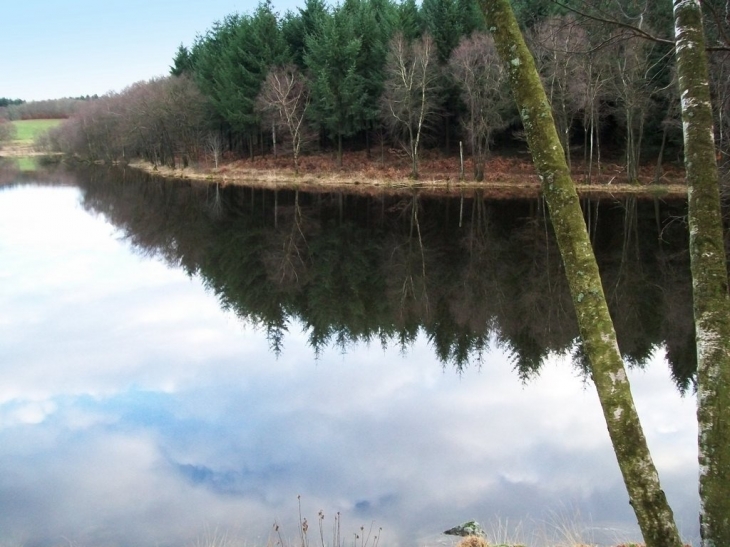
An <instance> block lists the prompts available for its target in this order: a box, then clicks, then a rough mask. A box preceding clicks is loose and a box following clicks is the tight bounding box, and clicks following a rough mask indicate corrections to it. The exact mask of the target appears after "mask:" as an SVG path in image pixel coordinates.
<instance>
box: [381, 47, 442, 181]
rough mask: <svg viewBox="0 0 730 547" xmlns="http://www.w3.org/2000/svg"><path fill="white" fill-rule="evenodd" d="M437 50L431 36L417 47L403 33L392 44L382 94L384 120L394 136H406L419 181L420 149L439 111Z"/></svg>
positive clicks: (414, 175) (412, 174)
mask: <svg viewBox="0 0 730 547" xmlns="http://www.w3.org/2000/svg"><path fill="white" fill-rule="evenodd" d="M437 78H438V67H437V65H436V47H435V44H434V42H433V40H432V39H431V37H430V36H429V35H428V34H424V35H423V37H421V39H420V40H417V41H416V42H415V43H414V44H411V43H409V42H408V41H407V40H406V39H405V38H404V36H403V35H402V34H400V33H399V34H397V35H396V36H395V37H394V38H393V40H391V43H390V49H389V52H388V62H387V66H386V81H385V92H384V94H383V110H384V118H385V121H386V123H388V124H389V125H390V126H391V128H392V130H393V132H394V133H395V134H400V135H405V136H406V137H407V141H408V142H407V151H408V155H409V156H410V158H411V177H412V178H414V179H416V178H418V150H419V146H420V144H421V139H422V136H423V132H424V128H425V126H426V123H427V122H428V121H429V118H431V117H432V115H433V114H434V112H435V109H436V91H437Z"/></svg>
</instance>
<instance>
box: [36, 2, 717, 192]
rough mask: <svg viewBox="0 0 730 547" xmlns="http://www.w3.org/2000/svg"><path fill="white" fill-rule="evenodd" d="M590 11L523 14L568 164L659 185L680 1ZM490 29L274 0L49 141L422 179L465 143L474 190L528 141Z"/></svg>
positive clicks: (97, 104)
mask: <svg viewBox="0 0 730 547" xmlns="http://www.w3.org/2000/svg"><path fill="white" fill-rule="evenodd" d="M583 4H584V3H583V2H582V1H580V0H567V1H565V2H557V1H551V0H520V1H517V2H513V5H514V7H515V12H516V14H517V16H518V18H519V21H520V24H521V27H522V28H523V30H524V32H525V35H526V38H527V42H528V44H529V46H530V48H531V51H532V52H533V55H534V56H535V59H536V61H537V65H538V69H539V71H540V74H541V77H542V79H543V82H544V84H545V86H546V89H547V90H548V94H549V98H550V100H551V103H552V105H553V109H552V110H553V116H554V119H555V120H556V124H557V126H558V131H559V135H560V138H561V142H562V143H563V146H564V149H565V151H566V159H567V161H568V162H569V163H571V162H580V163H581V165H583V166H585V169H586V170H587V173H588V177H590V176H591V175H592V174H593V173H597V172H598V171H599V170H600V169H601V165H602V161H604V160H605V158H606V157H609V156H610V157H611V159H612V160H613V161H618V162H619V163H620V164H621V165H622V166H623V169H624V171H625V176H626V178H627V179H629V180H635V179H636V178H637V177H638V172H639V166H640V165H642V164H646V163H647V161H649V160H651V161H656V172H657V176H660V175H661V172H662V162H663V161H664V160H665V159H668V160H670V161H671V160H677V159H678V153H679V152H680V151H681V146H682V140H681V123H680V120H679V115H680V114H679V113H680V109H679V100H678V94H677V92H676V82H675V70H674V56H673V55H672V51H673V49H672V48H673V46H672V45H671V37H672V34H673V28H672V18H671V17H669V16H667V14H668V13H669V14H671V1H670V0H658V1H656V2H649V1H640V0H620V1H617V2H605V3H599V4H600V5H598V4H596V3H592V4H591V13H590V14H584V13H583V11H582V10H584V9H587V8H586V7H585V6H584V5H583ZM604 4H605V5H604ZM712 4H713V3H712V2H707V3H706V5H707V6H709V7H711V6H712ZM591 14H593V16H592V17H588V16H586V15H591ZM596 14H599V15H600V17H598V16H596ZM707 16H708V17H711V16H712V12H711V11H710V10H709V8H708V13H707ZM608 17H610V18H611V19H612V20H614V21H617V22H618V23H620V24H613V25H608V24H606V23H605V21H604V20H603V19H604V18H608ZM621 24H625V25H626V26H621ZM717 28H719V27H717ZM637 29H638V30H637ZM487 31H488V29H487V28H486V25H485V23H484V17H483V15H482V14H481V12H480V10H479V9H478V7H477V4H476V0H423V2H421V3H420V4H417V3H416V2H415V0H345V1H344V2H343V3H341V4H338V5H336V6H330V5H328V4H327V3H325V1H324V0H307V1H306V2H305V3H304V5H303V6H302V7H301V8H299V9H298V10H297V11H295V12H294V11H288V12H287V13H285V14H284V15H280V14H278V13H276V12H275V11H274V9H273V6H272V5H271V3H270V1H269V0H264V1H263V2H262V3H260V4H259V6H258V7H257V8H256V9H255V10H254V11H253V12H252V13H246V14H239V13H236V14H231V15H229V16H227V17H225V18H224V19H223V20H221V21H218V22H216V23H215V24H214V25H213V26H212V27H211V28H210V29H208V30H207V31H205V32H204V33H203V34H201V35H199V36H198V37H197V38H196V39H195V40H194V42H193V43H192V44H190V45H189V46H185V45H180V47H179V48H178V51H177V52H176V54H175V55H174V58H173V60H172V66H171V73H170V75H169V76H166V77H162V78H157V79H154V80H151V81H148V82H139V83H136V84H134V85H132V86H130V87H129V88H127V89H125V90H123V91H122V92H120V93H111V94H108V95H105V96H104V97H102V98H100V99H99V100H98V101H93V102H90V103H89V104H87V105H85V107H84V108H81V109H80V110H79V111H78V112H76V113H75V114H74V115H72V116H71V118H70V120H69V121H68V123H66V124H64V126H63V127H61V128H59V129H58V130H56V131H55V132H54V133H53V134H52V135H51V136H50V140H49V142H48V145H49V146H52V147H53V148H56V149H58V150H61V151H64V152H66V153H71V154H77V155H80V156H82V157H85V158H88V159H91V160H99V159H105V160H120V159H124V158H129V157H131V156H139V157H143V158H146V159H148V160H149V161H152V162H154V163H163V164H167V165H171V166H176V165H182V166H185V165H187V164H188V163H189V162H191V161H194V162H195V161H201V160H203V159H204V158H206V157H208V158H215V161H217V159H218V158H219V157H220V156H221V155H222V154H223V153H229V154H233V155H235V156H239V157H241V156H248V157H251V158H252V157H254V156H256V155H260V154H277V155H278V154H280V153H282V154H283V153H286V154H290V155H291V157H292V161H293V164H294V167H295V168H296V167H297V158H298V157H299V155H300V154H301V153H303V152H305V151H307V150H317V151H322V150H326V151H332V152H333V153H334V154H336V156H337V158H338V160H339V161H341V157H342V151H343V149H358V150H367V152H368V155H369V156H371V157H373V158H374V159H377V158H378V157H381V158H382V156H383V154H384V153H385V150H387V149H388V148H396V149H401V148H402V149H403V150H404V151H405V153H407V154H408V156H409V157H410V159H411V166H412V167H411V174H412V176H413V177H417V176H418V169H419V157H420V154H421V152H422V150H423V149H424V147H425V148H437V149H439V150H442V151H444V153H447V154H448V153H455V152H456V151H457V150H459V145H460V143H461V144H463V146H464V148H465V150H466V153H468V154H470V155H471V156H472V158H473V166H474V172H473V176H474V178H475V179H477V180H480V179H481V178H482V176H483V169H484V165H485V162H486V160H487V159H488V157H489V154H490V151H491V150H492V148H493V147H494V146H495V145H499V144H505V145H507V144H515V143H518V144H519V142H520V141H521V140H522V139H523V137H522V128H521V125H520V121H519V113H518V112H517V110H516V109H515V107H514V104H513V102H512V100H511V97H510V94H509V90H508V87H507V79H506V72H505V69H504V65H502V63H501V62H499V61H498V58H497V54H496V49H495V47H494V43H493V40H492V38H491V37H490V36H489V34H488V32H487ZM721 31H722V29H720V30H718V31H717V32H718V36H720V35H721ZM711 63H712V67H713V69H712V71H711V74H712V75H713V78H712V82H711V84H712V87H713V99H714V103H713V104H714V112H715V117H716V128H717V132H718V139H717V144H718V150H719V151H720V152H721V153H723V154H727V152H728V150H730V131H729V129H730V91H728V89H730V85H728V83H729V81H730V58H729V57H728V54H727V52H726V51H713V52H712V55H711Z"/></svg>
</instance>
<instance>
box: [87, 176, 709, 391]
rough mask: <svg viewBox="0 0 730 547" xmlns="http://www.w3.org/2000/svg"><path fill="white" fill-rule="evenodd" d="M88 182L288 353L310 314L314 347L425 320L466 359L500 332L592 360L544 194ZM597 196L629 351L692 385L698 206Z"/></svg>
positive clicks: (532, 361)
mask: <svg viewBox="0 0 730 547" xmlns="http://www.w3.org/2000/svg"><path fill="white" fill-rule="evenodd" d="M78 181H79V182H78V184H79V185H80V187H81V189H82V192H83V204H84V207H86V208H87V209H88V210H90V211H93V212H96V213H101V214H103V215H104V216H105V217H107V218H108V220H109V221H110V222H112V223H113V224H115V225H116V226H117V227H119V228H120V229H122V230H123V232H124V233H125V235H126V238H127V239H128V240H129V241H130V242H131V243H132V244H133V245H134V247H135V248H137V249H138V250H139V251H141V252H143V253H145V254H147V255H151V256H155V257H159V258H162V259H163V260H165V261H166V262H167V263H169V264H171V265H174V266H175V267H181V268H184V270H185V271H186V272H187V273H188V274H190V275H198V276H200V277H201V278H202V279H203V281H204V283H205V285H206V286H207V287H208V288H209V289H210V290H211V291H213V292H214V293H215V294H216V295H217V297H218V299H219V301H220V304H221V306H222V307H224V308H226V309H229V310H232V311H234V312H235V313H236V315H238V316H239V317H241V318H245V319H246V320H248V321H251V322H253V323H254V324H256V325H258V326H259V327H261V328H263V329H265V330H266V333H267V336H268V340H269V343H270V346H271V349H272V350H273V351H275V352H279V351H281V349H282V347H283V346H284V344H286V333H287V329H288V326H289V325H290V320H291V319H292V318H295V319H296V320H297V321H300V322H301V323H302V324H303V325H305V326H306V329H307V333H308V337H309V342H310V344H311V346H312V348H313V351H314V352H315V353H319V352H320V351H321V350H322V349H323V348H325V347H327V346H330V345H337V346H339V347H341V348H342V349H343V350H345V349H346V348H347V347H348V345H350V344H352V343H355V342H360V341H367V342H371V341H376V342H380V343H381V344H383V345H384V346H385V345H390V344H399V345H401V346H402V347H404V348H406V347H408V345H409V344H410V343H411V342H412V341H413V340H414V339H415V337H416V335H417V334H418V332H419V331H421V330H422V331H423V332H425V333H426V334H427V336H428V338H429V340H430V343H431V345H432V347H433V350H434V351H435V353H436V354H437V355H438V357H439V359H440V360H441V361H442V362H443V363H444V365H445V366H454V367H456V368H457V369H462V368H463V367H466V366H468V365H470V364H472V365H479V364H481V362H482V356H483V354H484V353H485V352H486V351H488V350H489V348H490V347H493V346H494V345H496V346H498V347H500V348H502V349H505V350H507V351H508V353H509V354H510V355H511V357H512V359H513V363H514V367H515V370H516V371H517V373H518V374H519V375H520V376H521V377H522V378H523V379H527V378H530V377H531V376H533V375H535V374H538V373H539V370H540V366H541V365H542V363H543V362H544V360H545V358H546V357H547V356H548V355H550V354H551V353H553V352H558V353H562V352H572V354H573V357H574V361H575V362H576V363H577V364H578V365H579V366H581V367H583V368H584V370H587V369H585V359H584V356H583V353H582V351H581V348H580V344H578V343H577V326H576V322H575V317H574V313H573V309H572V304H571V301H570V297H569V294H568V290H567V285H566V282H565V279H564V275H563V272H562V264H561V260H560V255H559V251H558V249H557V246H556V244H555V241H554V238H553V234H552V230H551V228H550V222H549V218H548V214H547V212H546V210H545V204H544V202H542V201H539V200H502V201H488V200H484V199H480V198H479V197H475V198H473V199H471V198H470V199H459V198H450V199H435V198H423V197H419V196H418V195H417V194H416V195H413V196H411V197H406V198H404V197H389V196H385V195H373V196H352V195H345V194H341V193H337V194H330V193H316V194H310V193H306V192H303V191H300V192H297V191H279V192H275V191H269V190H267V191H263V190H253V189H250V188H242V187H220V186H218V185H214V184H213V185H209V184H194V183H189V182H185V181H165V180H159V179H155V178H152V177H149V176H148V175H144V174H140V173H138V172H135V171H130V170H126V171H122V170H118V171H107V170H103V171H102V170H98V171H89V172H85V173H82V174H81V175H80V176H79V178H78ZM583 205H584V211H585V214H586V221H587V224H588V225H589V226H590V231H591V238H592V241H593V243H594V247H595V250H596V254H597V258H598V262H599V266H600V270H601V274H602V278H603V283H604V289H605V291H606V294H607V296H608V301H609V306H610V309H611V313H612V316H613V318H614V321H615V326H616V330H617V334H618V339H619V346H620V348H621V352H622V354H623V356H624V358H625V359H626V361H627V362H629V363H630V364H633V365H637V366H641V365H643V364H644V363H645V362H647V360H648V358H649V357H650V356H651V355H652V353H653V352H654V350H656V349H658V348H660V347H665V348H666V354H667V359H668V361H669V364H670V366H671V370H672V374H673V377H674V380H675V383H676V385H677V386H678V388H679V389H680V390H681V391H685V390H687V389H688V388H690V387H691V386H692V385H693V381H694V374H695V368H696V358H695V346H694V327H693V321H692V306H691V280H690V274H689V256H688V252H687V233H686V225H685V223H684V220H683V219H684V214H685V203H684V202H682V201H680V202H665V201H656V200H646V201H637V200H636V199H629V200H602V201H584V203H583Z"/></svg>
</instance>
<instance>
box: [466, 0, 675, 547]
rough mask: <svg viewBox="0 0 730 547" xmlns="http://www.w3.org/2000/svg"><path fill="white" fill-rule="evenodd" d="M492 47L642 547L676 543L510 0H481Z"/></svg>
mask: <svg viewBox="0 0 730 547" xmlns="http://www.w3.org/2000/svg"><path fill="white" fill-rule="evenodd" d="M479 4H480V7H481V9H482V11H483V12H484V15H485V17H486V20H487V26H488V28H489V30H490V32H492V34H493V36H494V40H495V42H496V44H497V50H498V52H499V55H500V57H501V58H502V60H503V62H504V63H505V64H506V65H507V67H508V72H509V79H510V85H511V88H512V92H513V94H514V97H515V100H516V102H517V106H518V109H519V111H520V115H521V117H522V122H523V125H524V128H525V133H526V135H527V140H528V143H529V145H530V150H531V152H532V157H533V162H534V163H535V167H536V169H537V172H538V175H539V177H540V180H541V182H542V189H543V193H544V195H545V198H546V201H547V203H548V208H549V210H550V218H551V221H552V224H553V229H554V231H555V235H556V239H557V241H558V245H559V248H560V253H561V256H562V259H563V264H564V266H565V273H566V276H567V279H568V284H569V287H570V293H571V297H572V299H573V304H574V307H575V311H576V316H577V320H578V326H579V329H580V334H581V338H582V340H583V346H584V349H585V352H586V354H587V355H588V358H589V360H590V363H591V376H592V379H593V382H594V384H595V386H596V391H597V392H598V397H599V400H600V402H601V406H602V408H603V414H604V417H605V420H606V425H607V427H608V432H609V435H610V437H611V442H612V443H613V447H614V451H615V453H616V457H617V460H618V463H619V467H620V469H621V473H622V475H623V479H624V483H625V485H626V489H627V490H628V494H629V500H630V503H631V505H632V506H633V508H634V512H635V514H636V518H637V520H638V523H639V527H640V528H641V532H642V535H643V536H644V541H645V542H646V544H647V547H681V545H682V543H681V541H680V539H679V533H678V531H677V527H676V524H675V523H674V516H673V513H672V510H671V508H670V507H669V504H668V503H667V500H666V496H665V495H664V492H663V491H662V489H661V487H660V484H659V476H658V474H657V471H656V468H655V466H654V463H653V461H652V459H651V455H650V453H649V449H648V446H647V444H646V439H645V437H644V433H643V430H642V428H641V424H640V423H639V417H638V414H637V412H636V408H635V406H634V401H633V396H632V394H631V388H630V385H629V381H628V378H627V376H626V370H625V368H624V364H623V360H622V359H621V354H620V352H619V349H618V344H617V342H616V333H615V331H614V328H613V323H612V321H611V316H610V315H609V312H608V306H607V304H606V298H605V295H604V293H603V287H602V285H601V279H600V276H599V272H598V265H597V264H596V259H595V255H594V254H593V249H592V247H591V244H590V240H589V238H588V232H587V230H586V226H585V222H584V220H583V214H582V211H581V208H580V203H579V200H578V194H577V192H576V190H575V185H574V183H573V181H572V179H571V176H570V171H569V170H568V166H567V163H566V160H565V155H564V152H563V147H562V146H561V144H560V139H559V137H558V133H557V130H556V128H555V123H554V121H553V117H552V113H551V108H550V104H549V103H548V100H547V96H546V95H545V90H544V88H543V86H542V84H541V82H540V78H539V76H538V74H537V70H536V68H535V62H534V59H533V58H532V55H531V54H530V52H529V50H528V49H527V46H526V45H525V42H524V39H523V37H522V33H521V32H520V30H519V27H518V25H517V21H516V20H515V17H514V13H513V12H512V8H511V7H510V3H509V0H479Z"/></svg>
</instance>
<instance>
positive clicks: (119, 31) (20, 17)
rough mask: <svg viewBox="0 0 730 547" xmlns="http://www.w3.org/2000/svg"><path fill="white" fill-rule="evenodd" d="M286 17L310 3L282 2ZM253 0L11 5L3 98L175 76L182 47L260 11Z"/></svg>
mask: <svg viewBox="0 0 730 547" xmlns="http://www.w3.org/2000/svg"><path fill="white" fill-rule="evenodd" d="M273 3H274V7H275V9H276V10H277V11H279V12H280V13H284V12H285V11H286V10H288V9H296V7H297V6H300V5H302V4H303V0H275V1H274V2H273ZM257 5H258V2H257V1H254V0H245V1H240V0H239V1H236V0H204V1H200V0H194V1H193V0H108V1H104V2H100V1H98V0H69V1H66V2H59V1H58V0H20V1H9V2H3V6H2V24H1V25H0V26H1V27H2V29H1V30H0V51H2V55H0V97H9V98H13V99H23V100H26V101H31V100H43V99H57V98H61V97H69V96H79V95H93V94H99V95H102V94H104V93H107V92H109V91H121V90H122V89H124V88H125V87H127V86H128V85H131V84H133V83H134V82H137V81H139V80H147V79H149V78H153V77H155V76H160V75H164V74H167V72H168V70H169V66H170V64H171V62H172V58H173V55H174V54H175V51H176V50H177V47H178V46H179V45H180V43H184V44H185V45H190V44H191V43H192V41H193V39H194V38H195V35H196V34H199V33H200V34H202V33H204V32H205V31H206V30H207V29H208V28H209V27H210V26H211V25H212V23H213V22H214V21H217V20H220V19H222V18H223V17H225V16H226V15H228V14H230V13H233V12H240V13H247V12H252V11H253V10H254V9H255V7H256V6H257Z"/></svg>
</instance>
